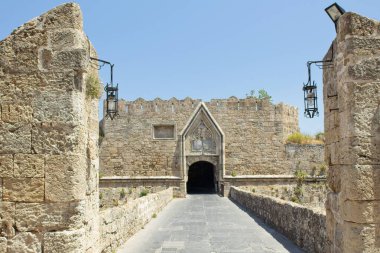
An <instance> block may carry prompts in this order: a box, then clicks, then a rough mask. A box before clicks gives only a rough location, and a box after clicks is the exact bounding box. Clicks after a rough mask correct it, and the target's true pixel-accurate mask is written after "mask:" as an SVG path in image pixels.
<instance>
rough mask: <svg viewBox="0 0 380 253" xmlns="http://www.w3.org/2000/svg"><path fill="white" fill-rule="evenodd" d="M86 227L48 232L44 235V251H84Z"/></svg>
mask: <svg viewBox="0 0 380 253" xmlns="http://www.w3.org/2000/svg"><path fill="white" fill-rule="evenodd" d="M84 233H85V231H84V229H81V230H74V231H60V232H48V233H45V235H44V252H49V253H61V252H70V253H82V252H84Z"/></svg>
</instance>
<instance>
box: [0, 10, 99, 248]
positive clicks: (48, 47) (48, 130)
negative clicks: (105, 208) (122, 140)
mask: <svg viewBox="0 0 380 253" xmlns="http://www.w3.org/2000/svg"><path fill="white" fill-rule="evenodd" d="M90 54H91V56H96V55H95V52H94V49H93V48H92V46H91V44H90V42H89V41H88V39H87V37H86V35H85V34H84V33H83V29H82V14H81V11H80V8H79V6H78V5H76V4H64V5H61V6H58V7H57V8H55V9H53V10H51V11H49V12H47V13H45V14H43V15H41V16H40V17H37V18H35V19H33V20H31V21H29V22H28V23H26V24H24V25H23V26H21V27H19V28H18V29H16V30H15V31H13V32H12V34H11V35H9V36H8V37H7V38H5V39H4V40H3V41H1V42H0V55H1V57H0V106H1V113H0V116H1V117H0V252H7V253H12V252H96V251H97V249H98V247H97V245H96V243H97V238H98V235H97V233H98V201H99V200H98V147H97V140H98V115H97V114H98V105H97V104H98V99H97V98H96V90H97V88H96V87H97V86H96V85H99V83H98V75H97V70H96V66H95V68H94V67H93V65H92V64H90V60H89V56H90Z"/></svg>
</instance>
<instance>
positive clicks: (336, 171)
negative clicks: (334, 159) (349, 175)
mask: <svg viewBox="0 0 380 253" xmlns="http://www.w3.org/2000/svg"><path fill="white" fill-rule="evenodd" d="M341 171H342V169H341V166H339V165H332V166H329V170H328V172H327V183H328V186H329V187H330V189H331V190H332V191H333V192H340V190H341Z"/></svg>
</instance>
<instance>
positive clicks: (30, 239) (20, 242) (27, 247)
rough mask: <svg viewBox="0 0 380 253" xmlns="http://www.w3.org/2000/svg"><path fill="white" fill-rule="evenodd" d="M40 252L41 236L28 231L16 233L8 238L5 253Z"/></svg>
mask: <svg viewBox="0 0 380 253" xmlns="http://www.w3.org/2000/svg"><path fill="white" fill-rule="evenodd" d="M20 252H25V253H41V252H42V247H41V238H39V237H38V236H37V235H36V234H33V233H29V232H22V233H18V234H17V235H16V236H15V237H13V238H12V239H9V240H8V251H7V253H20Z"/></svg>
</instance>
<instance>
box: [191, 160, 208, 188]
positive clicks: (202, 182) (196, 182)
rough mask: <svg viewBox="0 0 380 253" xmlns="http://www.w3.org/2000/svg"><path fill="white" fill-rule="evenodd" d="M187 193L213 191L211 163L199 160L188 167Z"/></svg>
mask: <svg viewBox="0 0 380 253" xmlns="http://www.w3.org/2000/svg"><path fill="white" fill-rule="evenodd" d="M187 193H215V181H214V165H213V164H211V163H209V162H204V161H200V162H196V163H193V164H192V165H191V166H190V167H189V173H188V180H187Z"/></svg>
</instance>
